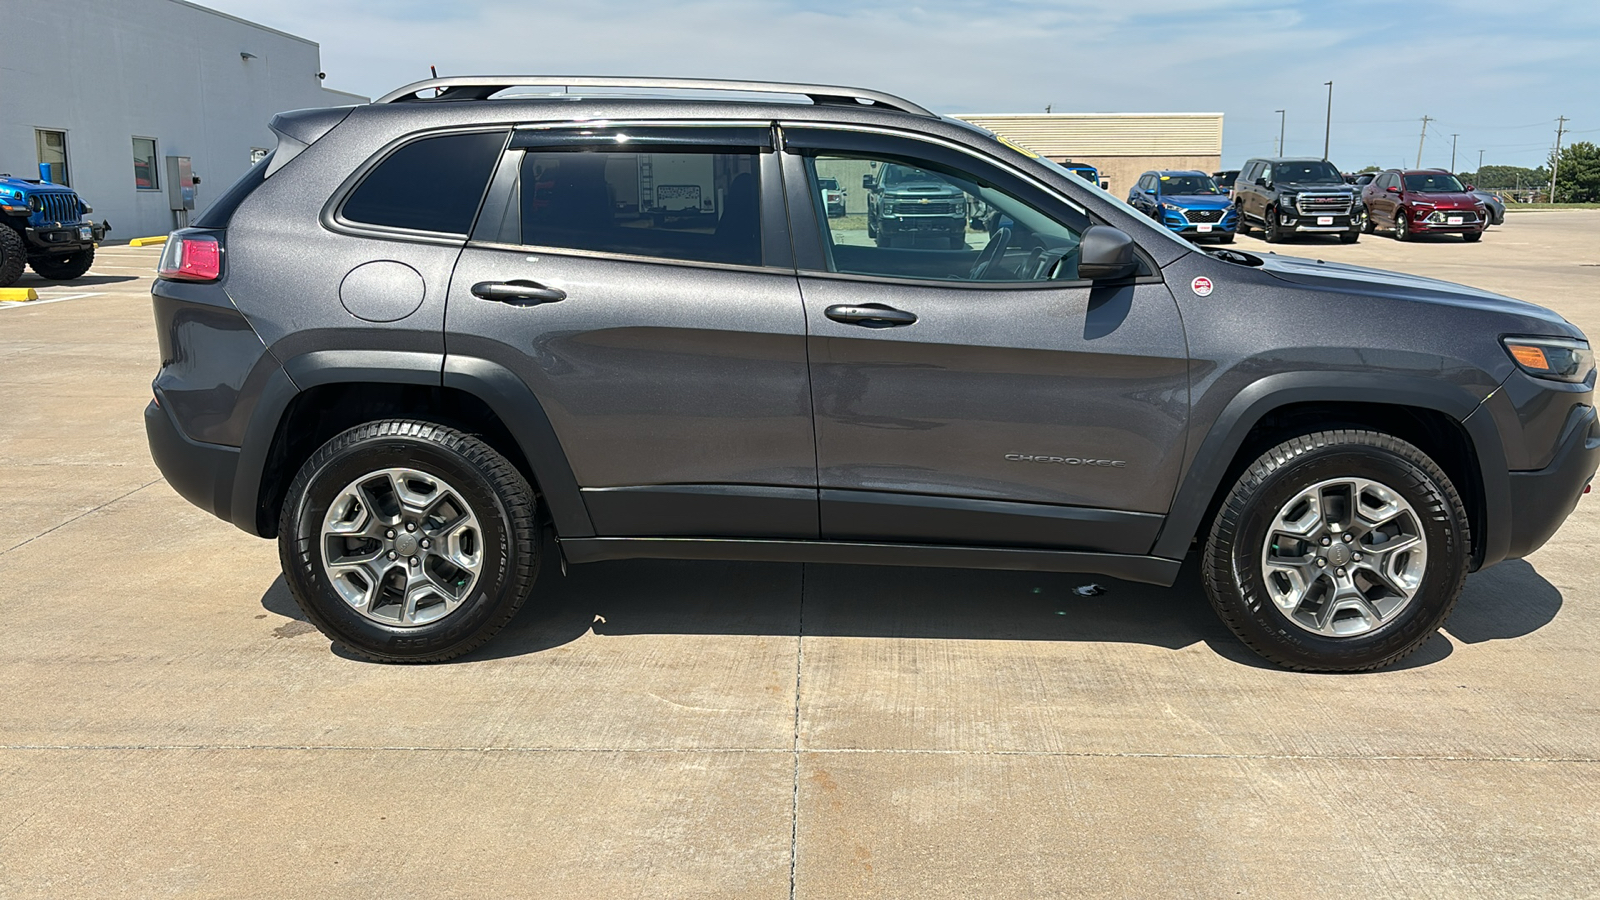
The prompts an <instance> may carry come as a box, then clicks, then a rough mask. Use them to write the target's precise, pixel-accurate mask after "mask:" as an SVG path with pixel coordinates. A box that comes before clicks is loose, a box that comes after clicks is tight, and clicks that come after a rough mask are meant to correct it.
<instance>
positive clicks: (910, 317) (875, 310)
mask: <svg viewBox="0 0 1600 900" xmlns="http://www.w3.org/2000/svg"><path fill="white" fill-rule="evenodd" d="M823 315H825V316H827V317H828V318H830V319H832V320H834V321H835V322H844V323H846V324H848V325H860V326H862V327H865V328H894V327H896V326H898V325H910V324H912V323H914V322H916V321H917V314H916V313H911V312H906V311H905V310H903V309H895V308H894V307H892V306H884V305H883V304H882V303H863V304H860V305H859V306H856V305H850V304H840V305H838V306H830V307H828V308H827V309H826V310H824V311H823Z"/></svg>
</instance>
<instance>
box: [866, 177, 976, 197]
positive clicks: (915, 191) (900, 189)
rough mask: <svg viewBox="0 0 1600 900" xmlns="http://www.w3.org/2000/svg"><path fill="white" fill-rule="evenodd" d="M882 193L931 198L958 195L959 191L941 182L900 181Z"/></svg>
mask: <svg viewBox="0 0 1600 900" xmlns="http://www.w3.org/2000/svg"><path fill="white" fill-rule="evenodd" d="M883 192H884V193H885V194H892V195H898V194H911V195H913V196H924V195H926V196H933V195H935V194H959V193H961V189H960V188H957V187H955V186H954V185H951V184H947V183H945V182H943V181H902V182H900V183H899V184H897V185H895V186H894V187H885V188H884V189H883Z"/></svg>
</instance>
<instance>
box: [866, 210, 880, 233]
mask: <svg viewBox="0 0 1600 900" xmlns="http://www.w3.org/2000/svg"><path fill="white" fill-rule="evenodd" d="M877 236H878V223H876V222H874V221H872V216H870V215H869V216H867V237H869V238H875V237H877Z"/></svg>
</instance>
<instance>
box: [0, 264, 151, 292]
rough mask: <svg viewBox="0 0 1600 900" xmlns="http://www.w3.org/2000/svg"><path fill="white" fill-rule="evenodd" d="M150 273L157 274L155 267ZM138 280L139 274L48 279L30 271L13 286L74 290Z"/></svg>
mask: <svg viewBox="0 0 1600 900" xmlns="http://www.w3.org/2000/svg"><path fill="white" fill-rule="evenodd" d="M150 274H151V275H154V274H155V269H154V268H151V270H150ZM138 280H139V276H138V275H83V276H80V277H78V278H74V279H72V280H71V281H49V280H46V279H44V278H41V277H39V276H38V275H35V274H34V273H33V272H31V271H30V272H28V273H27V274H25V275H23V276H22V277H21V278H18V279H17V283H16V284H14V285H12V286H13V287H31V288H35V289H37V288H65V289H67V290H74V289H77V288H84V287H96V286H99V285H105V284H122V283H124V282H128V281H138Z"/></svg>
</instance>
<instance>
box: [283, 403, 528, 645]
mask: <svg viewBox="0 0 1600 900" xmlns="http://www.w3.org/2000/svg"><path fill="white" fill-rule="evenodd" d="M391 467H393V468H401V467H403V468H406V469H411V470H416V471H420V472H422V473H424V474H426V475H429V476H433V477H435V478H438V479H440V480H442V481H443V482H446V483H447V484H448V485H449V486H450V487H451V488H453V490H454V493H456V494H458V495H459V496H460V499H461V500H462V502H463V503H464V504H465V506H466V507H468V509H469V510H470V512H471V513H472V514H473V515H475V516H476V517H477V520H478V522H477V525H478V528H477V531H476V533H477V537H476V538H475V539H476V540H480V541H481V549H480V551H479V553H480V554H481V558H482V561H481V568H480V571H479V574H478V576H477V580H476V582H475V583H472V584H470V586H469V587H468V590H467V593H466V596H465V597H463V598H462V599H461V600H460V605H459V606H458V607H456V608H455V609H454V610H453V611H450V612H448V613H447V614H444V615H443V616H442V617H441V618H439V619H437V620H435V621H432V622H430V623H428V624H422V625H406V626H400V625H398V624H396V625H386V624H383V623H381V622H378V621H375V620H374V619H373V618H369V617H368V616H366V615H364V614H362V613H361V612H360V611H358V610H357V609H356V608H355V607H353V606H352V605H351V604H350V603H347V602H345V600H344V599H343V598H342V597H341V596H340V594H339V593H338V592H337V591H336V590H335V588H334V586H333V583H332V581H331V580H330V578H329V576H328V574H327V573H326V572H325V571H324V568H323V558H324V554H325V552H326V548H325V547H324V546H323V538H322V524H323V521H324V518H325V516H326V515H327V513H328V510H329V508H330V507H331V506H332V504H333V503H334V501H335V500H336V499H337V497H338V495H339V494H340V492H341V491H342V490H343V489H344V487H345V486H346V485H349V484H351V483H353V482H354V481H356V480H358V479H361V478H362V477H363V476H364V475H367V474H369V473H376V472H378V471H379V470H382V469H385V468H391ZM536 504H537V500H536V499H535V495H534V492H533V489H532V488H531V487H529V485H528V482H527V480H526V479H524V478H523V477H522V474H521V473H520V472H518V471H517V469H516V468H515V467H514V466H512V465H511V463H510V462H508V461H507V460H506V458H505V457H503V456H501V455H500V454H499V453H497V452H496V451H495V450H494V449H493V448H492V447H490V446H489V445H488V444H486V443H484V442H483V441H481V440H479V439H477V438H475V437H472V436H471V435H468V434H464V433H462V432H459V431H456V430H454V429H450V428H445V427H442V426H439V425H435V424H432V423H429V422H418V421H407V420H388V421H381V422H371V423H368V424H365V425H359V426H357V427H355V428H351V429H349V430H348V431H345V432H344V433H342V434H340V435H338V436H336V437H334V438H333V439H332V440H330V441H328V442H327V443H326V444H323V445H322V447H321V448H320V449H318V450H317V451H316V452H315V453H313V454H312V455H311V458H310V459H308V460H306V463H305V465H303V466H301V468H300V472H299V474H298V475H296V476H295V479H294V483H293V484H292V485H290V487H289V493H288V496H287V497H286V499H285V502H284V506H283V513H282V516H281V518H280V520H279V526H278V555H279V559H280V560H281V562H282V564H283V573H284V579H285V581H287V583H288V585H289V591H290V593H292V594H293V595H294V598H295V602H296V603H298V604H299V605H300V609H301V610H302V611H303V612H304V613H305V614H306V618H307V619H308V620H310V622H311V624H313V625H315V626H317V628H318V629H320V630H321V631H322V633H323V634H324V635H326V636H327V637H328V639H329V640H332V641H333V642H335V643H337V644H340V645H342V646H344V647H346V648H348V649H349V650H350V652H352V653H354V654H356V655H358V656H361V657H364V658H366V659H370V660H374V661H378V662H403V663H426V662H443V661H445V660H448V659H453V658H455V657H457V656H460V655H462V654H463V653H467V652H469V651H471V650H473V649H476V648H477V647H480V646H482V645H483V644H484V643H485V642H487V641H488V640H489V639H490V638H492V637H493V636H494V635H495V633H496V632H498V631H499V630H500V629H501V628H502V627H504V626H505V624H506V623H507V622H509V621H511V619H512V617H513V616H515V615H516V613H517V610H518V609H520V608H521V606H522V604H523V602H524V600H526V599H527V596H528V594H529V592H530V591H531V589H532V587H533V583H534V579H535V578H536V577H537V575H538V571H539V562H540V558H539V554H540V541H539V533H538V526H537V524H536V520H535V513H536ZM396 530H398V526H396ZM426 531H427V525H426V523H424V525H423V530H422V531H420V532H418V534H419V535H420V534H424V533H426ZM412 552H415V551H412ZM423 565H424V568H426V566H427V563H426V562H424V564H423Z"/></svg>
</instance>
